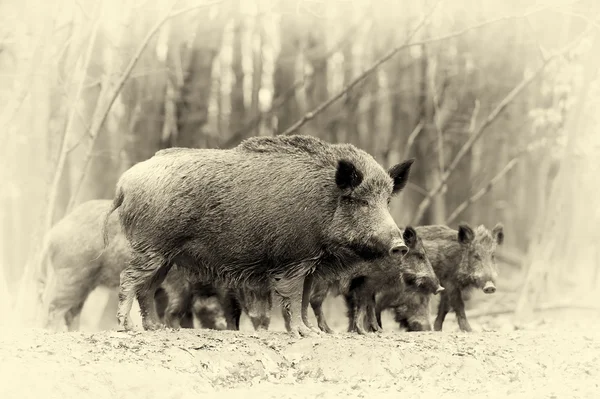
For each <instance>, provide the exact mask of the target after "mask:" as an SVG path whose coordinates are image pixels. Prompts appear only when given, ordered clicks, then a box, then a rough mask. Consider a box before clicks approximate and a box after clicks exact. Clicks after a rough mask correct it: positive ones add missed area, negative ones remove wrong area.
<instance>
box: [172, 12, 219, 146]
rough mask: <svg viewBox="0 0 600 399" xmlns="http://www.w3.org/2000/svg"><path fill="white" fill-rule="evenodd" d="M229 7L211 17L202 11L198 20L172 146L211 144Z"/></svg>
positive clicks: (184, 62)
mask: <svg viewBox="0 0 600 399" xmlns="http://www.w3.org/2000/svg"><path fill="white" fill-rule="evenodd" d="M227 5H229V4H228V2H225V3H223V4H219V5H217V6H214V7H215V8H216V11H215V13H214V14H213V15H210V16H207V15H206V14H207V13H206V11H205V10H201V11H200V13H201V14H200V15H202V18H200V20H198V18H196V22H195V24H196V25H195V26H196V32H195V35H194V39H193V41H192V45H191V48H190V50H189V54H188V55H186V56H185V58H183V59H182V68H183V82H182V85H181V87H180V88H179V89H180V92H179V96H178V100H177V101H176V113H177V132H176V135H175V136H174V137H172V138H171V141H170V143H169V146H177V147H194V148H202V147H205V146H206V144H207V141H206V140H207V132H206V131H205V130H204V128H205V126H206V124H207V122H208V104H209V101H210V93H211V86H212V71H213V61H214V59H215V57H216V56H217V54H218V53H219V51H220V49H221V41H222V38H223V30H224V28H225V23H226V21H227V20H228V18H229V17H230V14H229V13H228V7H227ZM184 32H187V31H184ZM221 134H224V132H221Z"/></svg>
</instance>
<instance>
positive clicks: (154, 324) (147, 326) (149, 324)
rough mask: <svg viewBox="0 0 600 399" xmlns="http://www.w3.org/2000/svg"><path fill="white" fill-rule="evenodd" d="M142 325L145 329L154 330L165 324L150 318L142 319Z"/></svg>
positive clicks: (162, 327)
mask: <svg viewBox="0 0 600 399" xmlns="http://www.w3.org/2000/svg"><path fill="white" fill-rule="evenodd" d="M142 326H143V327H144V330H146V331H156V330H160V329H164V328H165V326H163V325H162V324H160V323H157V322H155V321H150V320H144V321H143V323H142Z"/></svg>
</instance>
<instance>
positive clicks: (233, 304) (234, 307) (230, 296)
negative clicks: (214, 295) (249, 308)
mask: <svg viewBox="0 0 600 399" xmlns="http://www.w3.org/2000/svg"><path fill="white" fill-rule="evenodd" d="M219 299H220V301H221V306H223V314H224V316H225V323H227V329H228V330H235V331H237V330H239V329H240V317H241V316H242V306H241V303H240V300H239V298H238V296H237V295H236V293H235V292H234V291H233V290H232V289H229V288H227V289H224V292H222V293H220V294H219Z"/></svg>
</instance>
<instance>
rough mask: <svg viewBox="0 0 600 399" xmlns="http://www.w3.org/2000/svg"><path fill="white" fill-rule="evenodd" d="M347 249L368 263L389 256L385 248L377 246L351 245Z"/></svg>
mask: <svg viewBox="0 0 600 399" xmlns="http://www.w3.org/2000/svg"><path fill="white" fill-rule="evenodd" d="M345 247H346V248H347V249H349V250H350V251H351V252H352V253H354V254H355V255H356V256H358V257H359V258H360V259H362V260H366V261H372V260H377V259H381V258H384V257H386V256H388V252H387V250H386V249H385V248H382V247H380V246H376V245H370V244H357V243H351V244H349V245H346V246H345Z"/></svg>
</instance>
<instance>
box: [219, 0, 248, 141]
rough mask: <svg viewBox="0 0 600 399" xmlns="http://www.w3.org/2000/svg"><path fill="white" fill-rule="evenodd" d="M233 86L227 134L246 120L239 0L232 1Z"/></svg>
mask: <svg viewBox="0 0 600 399" xmlns="http://www.w3.org/2000/svg"><path fill="white" fill-rule="evenodd" d="M233 3H234V4H233V13H234V16H233V49H232V50H233V60H232V72H233V87H232V89H231V116H230V117H229V134H231V133H233V132H237V131H239V130H241V129H242V128H244V126H245V125H246V123H247V120H246V105H245V103H244V66H243V64H242V63H243V58H244V53H243V51H242V41H243V36H244V34H245V33H246V32H245V27H244V17H243V16H242V14H241V6H242V4H241V0H236V1H234V2H233ZM223 133H224V132H221V134H223Z"/></svg>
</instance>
